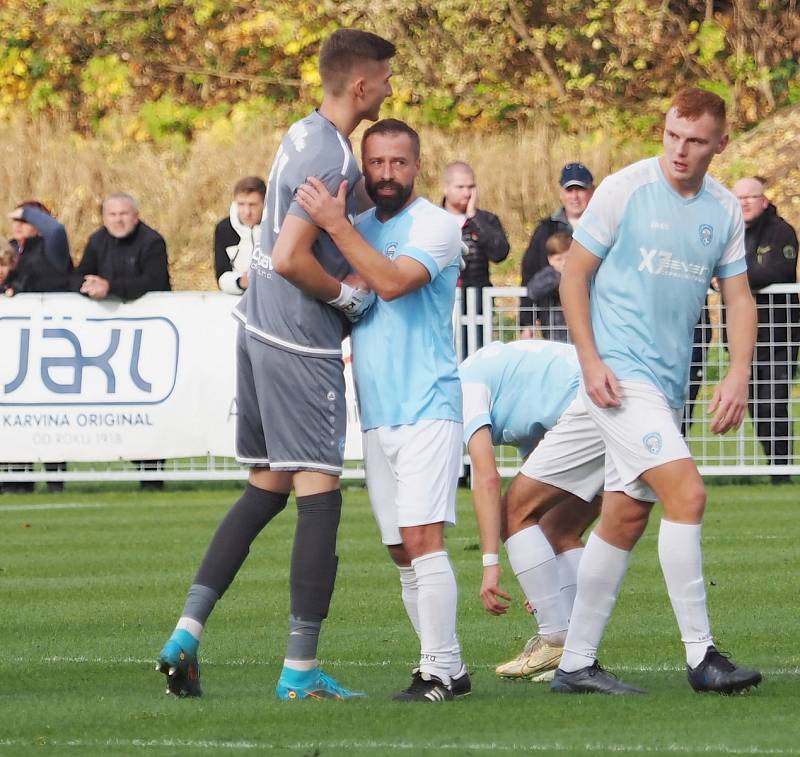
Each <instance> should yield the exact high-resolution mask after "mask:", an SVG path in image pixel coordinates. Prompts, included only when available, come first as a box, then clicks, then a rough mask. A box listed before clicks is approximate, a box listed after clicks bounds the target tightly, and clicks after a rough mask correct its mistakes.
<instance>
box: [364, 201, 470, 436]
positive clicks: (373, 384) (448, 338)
mask: <svg viewBox="0 0 800 757" xmlns="http://www.w3.org/2000/svg"><path fill="white" fill-rule="evenodd" d="M356 228H357V229H358V230H359V232H361V234H362V236H363V237H364V238H365V239H366V240H367V241H368V242H369V243H370V244H371V245H372V246H373V247H374V248H375V249H376V250H378V252H380V253H381V254H382V255H385V256H386V257H387V258H389V259H391V260H394V259H395V258H398V257H400V256H402V255H405V256H407V257H410V258H413V259H414V260H416V261H418V262H420V263H422V265H424V266H425V268H426V269H427V270H428V273H429V274H430V277H431V280H430V282H429V283H428V284H426V285H425V286H423V287H420V288H419V289H417V290H415V291H413V292H409V293H408V294H406V295H403V296H402V297H398V298H397V299H396V300H392V301H391V302H385V301H384V300H382V299H381V298H380V297H378V298H376V299H375V304H374V305H373V306H372V307H371V308H370V309H369V310H368V311H367V314H366V315H365V316H364V318H362V319H361V320H360V321H359V322H358V323H357V324H356V325H355V327H354V328H353V334H352V343H353V373H354V376H355V382H356V391H357V393H358V402H359V410H360V412H361V428H362V429H363V430H364V431H367V430H368V429H371V428H378V427H379V426H405V425H408V424H411V423H415V422H416V421H420V420H447V421H458V422H460V421H461V384H460V382H459V380H458V369H457V363H456V354H455V349H454V348H453V304H454V301H455V289H456V281H457V279H458V262H459V258H460V255H461V228H460V227H459V225H458V221H457V220H456V218H455V216H453V215H451V214H450V213H448V212H447V211H446V210H443V209H442V208H437V207H436V206H435V205H433V204H432V203H430V202H428V201H427V200H425V199H422V198H421V197H420V198H417V199H416V200H414V201H413V202H412V203H411V204H410V205H408V206H407V207H405V208H403V210H401V211H400V212H399V213H398V214H397V215H396V216H394V217H393V218H390V219H389V220H388V221H386V222H381V221H380V220H378V218H377V216H376V215H375V209H374V208H372V209H371V210H368V211H367V212H366V213H362V214H361V215H360V216H359V217H358V218H357V219H356Z"/></svg>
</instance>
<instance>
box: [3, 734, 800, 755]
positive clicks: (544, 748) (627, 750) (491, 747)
mask: <svg viewBox="0 0 800 757" xmlns="http://www.w3.org/2000/svg"><path fill="white" fill-rule="evenodd" d="M0 746H5V747H25V746H29V747H32V748H35V749H41V748H42V747H44V746H54V747H58V748H64V747H73V748H75V749H87V748H109V749H113V748H123V747H124V748H131V747H134V748H139V749H195V750H203V749H208V750H229V751H253V750H259V751H272V750H275V749H281V750H287V749H288V750H292V751H303V752H309V751H312V750H320V751H324V750H326V749H346V750H362V751H364V750H366V751H370V752H374V751H376V750H381V751H382V752H385V753H388V752H419V751H421V750H423V749H431V748H433V749H440V750H445V751H451V752H464V751H466V750H470V751H483V752H489V751H491V752H507V753H519V754H524V753H526V752H527V753H543V752H544V753H553V752H575V751H576V750H582V751H585V752H600V753H606V754H607V753H609V752H611V753H623V754H652V753H663V752H671V753H674V754H698V753H707V754H731V755H738V754H742V755H745V754H756V755H797V754H800V750H798V749H782V748H768V747H766V748H765V747H759V746H756V745H753V746H736V747H731V746H727V745H725V744H668V745H666V746H650V745H646V744H614V743H612V744H601V743H586V744H561V743H559V742H550V743H530V744H498V743H496V742H492V741H487V742H470V743H463V742H462V743H454V744H447V743H444V744H441V743H438V744H431V743H430V742H427V741H426V742H415V741H371V740H363V741H309V742H294V743H285V744H272V743H268V742H259V741H244V740H239V741H211V740H194V739H107V740H105V741H102V740H89V739H75V740H63V741H62V740H60V739H49V738H46V737H42V738H41V739H39V738H36V737H34V738H32V739H0Z"/></svg>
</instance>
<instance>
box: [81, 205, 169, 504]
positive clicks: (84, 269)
mask: <svg viewBox="0 0 800 757" xmlns="http://www.w3.org/2000/svg"><path fill="white" fill-rule="evenodd" d="M73 288H74V289H76V290H77V291H79V292H80V293H81V294H85V295H86V296H87V297H91V298H92V299H93V300H104V299H106V298H107V297H119V298H120V299H122V300H135V299H137V298H138V297H141V296H142V295H143V294H146V293H147V292H168V291H169V290H170V289H171V287H170V283H169V269H168V267H167V245H166V242H165V241H164V237H162V236H161V234H159V233H158V232H157V231H156V230H155V229H151V228H150V227H149V226H148V225H147V224H146V223H142V222H141V221H140V220H139V206H138V205H137V204H136V200H135V199H134V198H133V197H131V195H129V194H124V193H123V192H116V193H114V194H111V195H109V196H108V197H106V199H105V200H104V201H103V226H102V227H101V228H99V229H98V230H97V231H95V232H94V233H93V234H92V235H91V236H90V237H89V241H88V242H87V243H86V249H85V250H84V251H83V258H82V259H81V262H80V264H79V265H78V267H77V268H76V269H75V276H74V283H73ZM133 463H134V464H135V465H136V466H137V467H138V468H139V470H143V471H152V470H161V469H163V467H164V461H163V460H134V461H133ZM141 485H142V488H143V489H161V488H163V486H164V482H163V481H153V480H150V481H142V482H141Z"/></svg>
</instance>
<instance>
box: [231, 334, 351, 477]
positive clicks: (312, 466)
mask: <svg viewBox="0 0 800 757" xmlns="http://www.w3.org/2000/svg"><path fill="white" fill-rule="evenodd" d="M236 406H237V416H236V460H237V461H238V462H240V463H243V464H245V465H249V466H251V467H263V468H270V469H272V470H276V471H297V470H311V471H318V472H320V473H329V474H331V475H340V474H341V472H342V459H343V456H344V439H345V430H346V425H347V407H346V405H345V395H344V363H343V362H342V359H341V358H340V357H332V358H319V357H306V356H303V355H298V354H296V353H294V352H287V351H286V350H281V349H279V348H277V347H271V346H270V345H268V344H265V343H264V342H262V341H260V340H259V339H257V338H255V337H253V336H250V335H249V334H248V333H247V332H246V331H245V330H244V328H242V327H240V328H239V333H238V337H237V348H236Z"/></svg>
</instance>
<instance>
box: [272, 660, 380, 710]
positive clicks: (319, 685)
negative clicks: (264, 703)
mask: <svg viewBox="0 0 800 757" xmlns="http://www.w3.org/2000/svg"><path fill="white" fill-rule="evenodd" d="M275 696H276V697H277V698H278V699H280V700H281V701H284V702H293V701H295V700H297V699H359V698H361V697H365V696H367V695H366V694H365V693H364V692H363V691H350V689H346V688H345V687H344V686H342V685H341V684H340V683H339V682H338V681H337V680H336V679H335V678H331V676H329V675H328V674H327V673H323V672H322V670H320V669H319V668H314V669H313V670H292V669H291V668H286V667H285V668H284V669H283V670H282V671H281V677H280V679H279V680H278V685H277V686H276V687H275Z"/></svg>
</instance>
